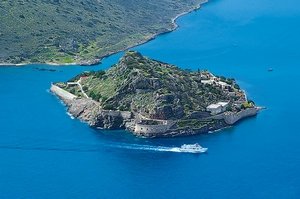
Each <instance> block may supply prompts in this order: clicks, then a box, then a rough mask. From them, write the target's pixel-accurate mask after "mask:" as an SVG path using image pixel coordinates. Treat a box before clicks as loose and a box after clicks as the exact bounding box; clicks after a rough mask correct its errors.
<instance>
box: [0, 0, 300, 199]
mask: <svg viewBox="0 0 300 199" xmlns="http://www.w3.org/2000/svg"><path fill="white" fill-rule="evenodd" d="M178 24H179V26H180V28H179V29H178V30H176V31H174V32H172V33H170V34H165V35H162V36H160V37H158V38H157V39H155V40H153V41H151V42H149V43H147V44H145V45H142V46H139V47H136V48H135V49H137V50H139V51H141V52H142V53H143V54H145V55H147V56H149V57H154V58H155V59H159V60H162V61H165V62H170V63H173V64H176V65H180V66H181V67H183V68H190V69H194V70H196V69H198V68H201V69H209V70H211V71H212V72H214V73H216V74H221V75H226V76H231V77H235V78H236V79H237V80H238V82H239V83H240V84H241V86H242V87H243V88H244V89H246V90H247V94H248V96H249V98H251V99H253V100H255V101H256V102H257V104H259V105H262V106H266V107H267V108H268V109H267V110H265V111H263V112H262V113H261V114H259V115H258V116H257V117H254V118H250V119H247V120H245V121H243V122H241V123H239V124H238V125H237V126H235V127H233V128H230V129H226V130H223V131H221V132H219V133H214V134H208V135H200V136H193V137H185V138H176V139H155V140H146V139H138V138H135V137H133V136H132V135H131V134H129V133H127V132H124V131H113V132H110V131H96V130H93V129H91V128H89V127H88V126H87V125H86V124H83V123H81V122H80V121H78V120H73V119H71V118H70V117H69V116H68V115H67V114H66V110H65V107H64V106H63V104H61V103H60V102H59V101H58V99H57V98H56V97H55V96H53V95H51V94H50V93H49V92H48V88H49V86H50V83H51V82H52V81H53V82H55V81H65V80H67V79H69V78H71V77H72V76H74V75H75V74H78V73H79V72H81V71H85V70H97V69H101V68H107V67H108V66H110V65H111V64H113V63H115V62H116V61H117V60H118V59H119V57H120V56H121V55H122V53H119V54H117V55H114V56H111V57H109V58H107V59H105V60H104V62H103V64H102V65H99V66H96V67H80V66H75V67H52V66H42V65H33V66H27V67H1V68H0V93H1V94H0V95H1V97H0V104H1V111H0V137H1V139H0V198H101V199H102V198H145V199H148V198H149V199H150V198H249V199H250V198H251V199H252V198H299V197H300V156H299V153H300V147H299V144H300V134H299V133H300V130H299V127H298V124H299V123H300V117H299V116H298V115H299V111H300V107H299V101H300V93H299V86H300V84H299V83H298V81H299V78H300V59H299V58H300V50H299V46H300V39H299V35H300V25H299V24H300V7H299V2H298V1H296V0H287V1H284V2H282V1H279V0H272V1H271V0H260V1H255V2H253V1H246V0H216V1H211V2H210V3H208V4H206V5H205V6H203V8H202V9H201V10H199V11H197V12H193V13H191V14H189V15H186V16H184V17H182V18H180V19H179V20H178ZM36 67H40V68H46V69H56V70H57V71H56V72H49V71H39V70H36V69H35V68H36ZM270 67H272V68H273V69H274V71H273V72H268V71H267V70H268V68H270ZM195 142H199V143H200V144H201V145H203V146H204V147H208V148H209V150H208V153H207V154H201V155H193V154H182V153H173V152H169V150H171V149H172V147H174V146H179V145H181V144H183V143H195ZM162 146H163V147H162ZM168 147H169V148H168Z"/></svg>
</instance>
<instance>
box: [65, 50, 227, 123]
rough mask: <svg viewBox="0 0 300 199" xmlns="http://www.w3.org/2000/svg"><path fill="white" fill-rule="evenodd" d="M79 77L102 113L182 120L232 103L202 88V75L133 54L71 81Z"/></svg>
mask: <svg viewBox="0 0 300 199" xmlns="http://www.w3.org/2000/svg"><path fill="white" fill-rule="evenodd" d="M80 77H81V80H80V82H81V85H82V87H83V90H84V91H85V92H86V93H87V94H88V96H90V97H91V98H93V99H94V100H96V101H99V103H100V105H101V106H102V107H103V108H104V109H110V110H130V111H132V112H140V113H142V114H143V115H145V116H147V117H149V118H157V119H175V118H183V117H184V116H185V115H188V114H190V113H191V112H193V111H206V107H207V106H208V105H210V104H212V103H216V102H219V101H230V100H233V97H230V96H229V95H227V94H226V93H225V91H224V90H223V89H222V88H220V87H218V86H214V85H209V84H202V83H201V81H200V78H201V72H190V71H186V70H182V69H180V68H178V67H176V66H173V65H170V64H166V63H162V62H159V61H156V60H152V59H149V58H146V57H144V56H142V55H141V54H140V53H138V52H133V51H129V52H127V53H126V54H125V56H124V57H123V58H121V60H120V61H119V63H118V64H116V65H114V66H112V67H111V68H110V69H109V70H107V71H105V72H104V71H98V72H84V73H82V74H80V75H77V76H76V77H74V78H72V79H71V80H70V81H73V82H74V81H78V80H79V79H80ZM60 86H61V85H60ZM61 87H63V88H64V89H67V90H68V91H69V92H72V93H74V94H75V95H76V94H78V93H79V94H80V89H79V88H78V86H77V90H76V89H75V91H74V86H72V85H69V86H67V84H65V85H63V86H61ZM201 125H202V124H201Z"/></svg>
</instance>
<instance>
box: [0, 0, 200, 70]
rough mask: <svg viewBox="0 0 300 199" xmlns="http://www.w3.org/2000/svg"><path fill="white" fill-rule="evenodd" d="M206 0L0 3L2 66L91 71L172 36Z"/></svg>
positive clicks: (38, 0)
mask: <svg viewBox="0 0 300 199" xmlns="http://www.w3.org/2000/svg"><path fill="white" fill-rule="evenodd" d="M204 2H206V0H180V1H174V0H159V1H158V0H130V1H122V0H101V1H99V0H84V1H82V0H72V1H66V0H48V1H45V0H35V1H32V2H31V1H6V0H3V1H1V3H0V17H1V20H0V27H1V30H0V46H1V51H0V65H21V64H30V63H46V64H59V65H63V64H80V65H93V64H98V63H99V62H101V59H102V58H103V57H105V56H109V55H111V54H113V53H116V52H119V51H123V50H124V49H127V48H129V47H132V46H135V45H139V44H142V43H144V42H147V41H149V40H151V39H153V38H155V37H156V36H157V35H158V34H162V33H165V32H169V31H172V30H174V29H175V28H176V27H177V26H176V24H175V19H176V18H177V17H179V16H181V15H182V14H185V13H188V12H191V11H193V10H195V9H198V8H199V7H200V4H202V3H204Z"/></svg>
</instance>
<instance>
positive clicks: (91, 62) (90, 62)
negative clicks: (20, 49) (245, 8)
mask: <svg viewBox="0 0 300 199" xmlns="http://www.w3.org/2000/svg"><path fill="white" fill-rule="evenodd" d="M207 2H208V0H202V1H201V2H200V3H199V4H198V5H196V6H195V7H193V8H191V9H189V10H188V11H185V12H182V13H180V14H178V15H176V16H175V17H174V18H172V19H171V24H172V28H170V29H167V30H165V31H163V32H157V33H154V34H152V35H149V36H148V37H146V38H144V39H143V40H140V41H139V42H137V43H134V44H132V45H128V46H127V47H125V48H123V49H120V50H117V51H112V52H107V53H106V54H105V55H103V56H101V57H98V58H96V59H93V60H88V61H84V62H72V63H56V62H45V63H43V62H25V63H22V62H21V63H17V64H13V63H0V67H1V66H18V67H19V66H26V65H32V64H46V65H50V66H74V65H82V66H92V65H98V64H100V63H101V61H102V60H103V59H104V58H106V57H109V56H111V55H114V54H117V53H119V52H123V51H126V50H129V49H131V48H134V47H137V46H140V45H143V44H145V43H147V42H149V41H151V40H154V39H155V38H156V37H158V36H160V35H163V34H167V33H170V32H172V31H175V30H176V29H177V28H179V25H178V24H177V23H176V20H177V19H179V18H180V17H182V16H184V15H187V14H189V13H191V12H193V11H197V10H199V9H200V8H201V6H202V5H203V4H205V3H207Z"/></svg>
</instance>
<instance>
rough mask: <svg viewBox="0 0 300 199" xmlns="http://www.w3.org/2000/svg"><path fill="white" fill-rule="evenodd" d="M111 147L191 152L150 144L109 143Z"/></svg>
mask: <svg viewBox="0 0 300 199" xmlns="http://www.w3.org/2000/svg"><path fill="white" fill-rule="evenodd" d="M111 147H116V148H123V149H129V150H143V151H158V152H174V153H192V152H183V151H181V150H180V148H179V147H164V146H150V145H138V144H132V145H121V144H120V145H111Z"/></svg>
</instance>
